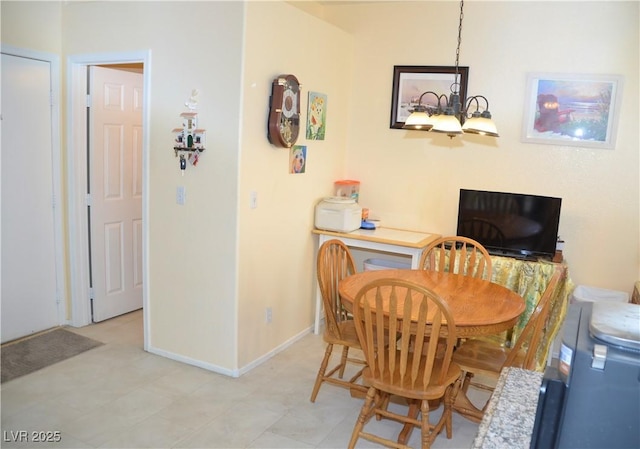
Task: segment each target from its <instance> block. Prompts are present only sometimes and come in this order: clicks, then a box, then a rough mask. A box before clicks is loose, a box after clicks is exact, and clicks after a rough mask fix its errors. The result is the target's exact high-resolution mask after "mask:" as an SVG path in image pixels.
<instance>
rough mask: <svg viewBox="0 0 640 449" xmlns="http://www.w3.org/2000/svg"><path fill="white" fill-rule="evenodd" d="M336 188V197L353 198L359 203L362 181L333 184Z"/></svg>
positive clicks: (341, 181) (348, 180) (344, 181)
mask: <svg viewBox="0 0 640 449" xmlns="http://www.w3.org/2000/svg"><path fill="white" fill-rule="evenodd" d="M333 185H334V188H335V196H339V197H342V198H352V199H354V200H356V201H358V198H359V196H360V181H354V180H353V179H341V180H339V181H336V182H334V183H333Z"/></svg>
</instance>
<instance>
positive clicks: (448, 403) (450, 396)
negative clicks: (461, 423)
mask: <svg viewBox="0 0 640 449" xmlns="http://www.w3.org/2000/svg"><path fill="white" fill-rule="evenodd" d="M461 383H462V382H461V380H460V378H458V380H456V381H455V383H454V384H453V385H451V386H449V388H447V391H446V392H445V395H444V410H442V413H445V414H446V421H445V424H444V425H445V429H446V431H447V439H449V440H450V439H451V438H452V437H453V426H452V422H453V404H454V403H455V402H456V398H457V397H458V393H460V385H461Z"/></svg>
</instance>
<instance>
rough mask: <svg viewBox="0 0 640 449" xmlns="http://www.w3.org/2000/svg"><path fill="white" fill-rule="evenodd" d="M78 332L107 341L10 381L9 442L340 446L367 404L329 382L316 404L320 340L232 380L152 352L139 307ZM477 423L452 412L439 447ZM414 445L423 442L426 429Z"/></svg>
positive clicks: (460, 438)
mask: <svg viewBox="0 0 640 449" xmlns="http://www.w3.org/2000/svg"><path fill="white" fill-rule="evenodd" d="M72 330H74V331H75V332H78V333H79V334H82V335H86V336H88V337H91V338H94V339H96V340H99V341H102V342H104V343H105V345H103V346H101V347H99V348H95V349H92V350H90V351H88V352H85V353H83V354H80V355H78V356H76V357H73V358H71V359H69V360H66V361H63V362H60V363H58V364H56V365H53V366H50V367H47V368H45V369H43V370H40V371H38V372H35V373H32V374H29V375H27V376H24V377H21V378H18V379H14V380H12V381H9V382H7V383H5V384H2V386H1V390H0V392H1V413H2V440H1V442H0V443H1V445H2V447H7V448H8V447H37V448H44V447H59V448H103V447H104V448H279V449H280V448H301V449H302V448H336V449H340V448H345V447H346V446H347V444H348V442H349V438H350V436H351V431H352V429H353V425H354V422H355V419H356V417H357V414H358V411H359V409H360V406H361V404H362V403H361V400H360V399H355V398H352V397H351V396H350V395H349V394H348V392H346V390H344V389H341V388H338V387H335V386H332V385H327V384H325V385H323V386H322V388H321V389H320V393H319V395H318V398H317V400H316V402H315V403H314V404H312V403H311V402H309V395H310V394H311V389H312V386H313V382H314V380H315V376H316V372H317V369H318V366H319V364H320V360H321V358H322V355H323V353H324V346H325V345H324V343H323V341H322V337H321V336H316V335H313V334H309V335H307V336H305V337H304V338H302V339H301V340H300V341H298V342H296V343H295V344H294V345H292V346H291V347H290V348H288V349H287V350H285V351H283V352H281V353H279V354H278V355H276V356H275V357H273V358H272V359H270V360H269V361H267V362H265V363H263V364H262V365H260V366H258V367H256V368H255V369H253V370H252V371H250V372H249V373H247V374H245V375H243V376H241V377H240V378H238V379H233V378H229V377H226V376H223V375H219V374H216V373H212V372H209V371H206V370H203V369H200V368H196V367H193V366H190V365H185V364H182V363H179V362H175V361H172V360H169V359H166V358H163V357H159V356H156V355H153V354H149V353H147V352H144V351H143V350H142V341H143V337H142V312H141V311H138V312H133V313H130V314H127V315H123V316H121V317H117V318H114V319H112V320H108V321H106V322H103V323H99V324H94V325H90V326H87V327H84V328H81V329H72ZM486 397H488V396H487V393H484V392H482V393H480V392H479V393H478V396H476V397H474V398H473V399H474V401H475V400H478V401H481V400H483V399H484V398H486ZM394 407H401V406H400V405H394ZM438 413H439V411H436V412H434V414H438ZM477 428H478V425H477V424H474V423H472V422H470V421H468V420H466V419H464V418H461V417H460V416H458V415H455V414H454V422H453V438H452V439H451V440H447V438H446V436H445V435H444V433H443V434H440V435H439V436H438V438H437V439H436V441H435V443H434V444H433V446H432V447H433V448H434V449H437V448H460V449H462V448H468V447H470V445H471V443H472V441H473V439H474V437H475V434H476V431H477ZM368 429H370V430H372V431H373V432H374V433H380V434H384V435H388V436H392V435H394V434H397V432H398V430H399V424H398V423H395V422H391V421H385V420H383V421H379V422H378V421H375V420H372V421H371V423H370V424H369V426H368ZM374 429H375V430H374ZM17 431H26V432H27V433H26V435H27V436H28V437H29V438H31V437H33V433H32V432H34V431H45V432H46V431H52V432H56V431H58V432H59V435H60V437H61V441H60V442H58V443H50V444H44V443H34V442H32V441H29V442H17V441H13V440H15V439H16V436H18V437H19V436H20V435H24V434H19V433H16V432H17ZM54 435H55V434H50V436H54ZM409 443H410V445H411V446H412V447H419V445H420V444H419V432H417V431H414V432H413V435H412V437H411V440H410V442H409ZM357 447H362V448H364V447H380V446H377V445H374V444H372V443H369V442H367V441H364V440H360V441H359V442H358V445H357Z"/></svg>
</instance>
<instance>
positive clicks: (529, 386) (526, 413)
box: [471, 368, 543, 449]
mask: <svg viewBox="0 0 640 449" xmlns="http://www.w3.org/2000/svg"><path fill="white" fill-rule="evenodd" d="M542 377H543V373H539V372H536V371H528V370H524V369H520V368H505V369H504V370H503V371H502V373H501V374H500V378H499V379H498V383H497V384H496V388H495V390H494V392H493V394H492V396H491V399H490V400H489V404H488V406H487V410H486V411H485V414H484V417H483V418H482V422H481V423H480V427H479V428H478V434H477V435H476V439H475V440H474V442H473V445H472V446H471V448H472V449H529V446H530V444H531V433H532V432H533V423H534V421H535V417H536V409H537V407H538V396H539V394H540V385H541V384H542Z"/></svg>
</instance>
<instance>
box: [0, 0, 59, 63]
mask: <svg viewBox="0 0 640 449" xmlns="http://www.w3.org/2000/svg"><path fill="white" fill-rule="evenodd" d="M0 8H1V12H2V14H0V16H1V20H2V43H3V44H7V45H12V46H15V47H20V48H23V49H29V50H35V51H46V52H49V53H55V54H57V55H60V53H61V51H62V33H61V26H62V11H63V7H62V3H61V2H18V1H15V2H14V1H3V2H2V3H1V4H0Z"/></svg>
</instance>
